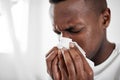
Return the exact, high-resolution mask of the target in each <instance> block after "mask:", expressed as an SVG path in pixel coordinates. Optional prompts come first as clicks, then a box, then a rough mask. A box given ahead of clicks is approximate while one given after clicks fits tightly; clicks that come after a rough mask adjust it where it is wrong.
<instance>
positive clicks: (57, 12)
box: [50, 0, 110, 58]
mask: <svg viewBox="0 0 120 80" xmlns="http://www.w3.org/2000/svg"><path fill="white" fill-rule="evenodd" d="M50 2H51V4H52V5H54V6H53V14H54V15H53V21H54V31H55V32H56V33H61V34H62V36H64V37H69V38H71V39H72V40H73V41H76V42H77V43H78V45H79V46H81V47H82V48H83V49H84V50H85V51H86V53H87V57H89V58H92V57H94V56H95V55H96V53H97V52H98V51H99V50H100V49H101V47H102V46H103V45H104V42H105V41H106V28H107V27H108V25H109V22H110V10H109V9H108V8H107V4H106V0H50Z"/></svg>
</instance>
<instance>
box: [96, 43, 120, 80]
mask: <svg viewBox="0 0 120 80" xmlns="http://www.w3.org/2000/svg"><path fill="white" fill-rule="evenodd" d="M94 80H120V45H116V47H115V49H114V50H113V52H112V54H111V55H110V56H109V58H108V59H107V60H106V61H104V62H103V63H101V64H100V65H97V66H95V67H94Z"/></svg>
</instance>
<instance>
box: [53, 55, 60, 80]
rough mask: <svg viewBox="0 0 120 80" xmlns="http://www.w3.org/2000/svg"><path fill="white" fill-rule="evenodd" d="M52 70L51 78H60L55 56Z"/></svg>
mask: <svg viewBox="0 0 120 80" xmlns="http://www.w3.org/2000/svg"><path fill="white" fill-rule="evenodd" d="M52 72H53V75H52V77H53V79H54V80H61V79H60V70H59V67H58V57H55V59H54V61H53V62H52Z"/></svg>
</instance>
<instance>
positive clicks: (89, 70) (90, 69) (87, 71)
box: [74, 46, 93, 80]
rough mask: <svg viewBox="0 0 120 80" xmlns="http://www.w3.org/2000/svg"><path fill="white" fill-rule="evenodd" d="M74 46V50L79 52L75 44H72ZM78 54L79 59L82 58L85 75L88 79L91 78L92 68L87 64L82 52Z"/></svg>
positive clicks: (91, 79) (90, 79)
mask: <svg viewBox="0 0 120 80" xmlns="http://www.w3.org/2000/svg"><path fill="white" fill-rule="evenodd" d="M74 47H75V50H76V51H77V52H78V53H81V52H80V51H79V49H78V48H77V47H76V46H74ZM79 55H80V56H81V59H82V61H83V66H84V70H85V72H86V76H87V78H88V80H93V70H92V68H91V67H90V65H89V64H88V62H87V60H86V59H85V57H84V56H83V55H82V54H79Z"/></svg>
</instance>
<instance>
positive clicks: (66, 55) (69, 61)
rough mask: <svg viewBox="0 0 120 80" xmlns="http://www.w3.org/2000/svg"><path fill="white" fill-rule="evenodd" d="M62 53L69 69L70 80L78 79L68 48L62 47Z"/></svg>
mask: <svg viewBox="0 0 120 80" xmlns="http://www.w3.org/2000/svg"><path fill="white" fill-rule="evenodd" d="M62 50H63V51H62V55H63V58H64V61H65V65H66V68H67V71H68V75H69V80H76V74H75V67H74V64H73V62H72V59H71V57H70V54H69V52H68V50H67V49H66V48H63V49H62Z"/></svg>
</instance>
